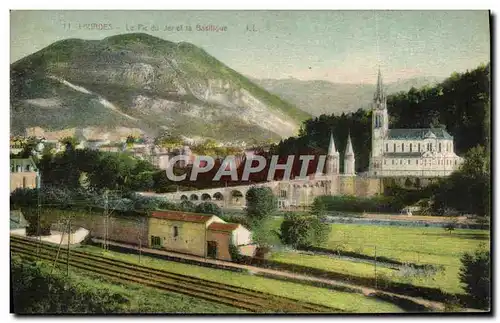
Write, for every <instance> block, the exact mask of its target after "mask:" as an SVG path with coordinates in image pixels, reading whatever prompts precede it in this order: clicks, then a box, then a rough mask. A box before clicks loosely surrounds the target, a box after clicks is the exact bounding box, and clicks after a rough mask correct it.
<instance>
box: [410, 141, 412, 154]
mask: <svg viewBox="0 0 500 323" xmlns="http://www.w3.org/2000/svg"><path fill="white" fill-rule="evenodd" d="M412 146H413V145H412V143H411V142H410V152H412V149H413V147H412Z"/></svg>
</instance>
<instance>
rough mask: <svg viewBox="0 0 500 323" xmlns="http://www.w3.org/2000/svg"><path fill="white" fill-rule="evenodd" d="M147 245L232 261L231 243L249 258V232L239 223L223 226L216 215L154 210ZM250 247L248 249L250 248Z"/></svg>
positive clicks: (223, 223)
mask: <svg viewBox="0 0 500 323" xmlns="http://www.w3.org/2000/svg"><path fill="white" fill-rule="evenodd" d="M148 235H149V246H150V247H152V248H161V249H165V250H168V251H174V252H180V253H186V254H191V255H195V256H200V257H210V258H216V259H222V260H231V255H230V251H229V245H230V244H231V242H232V243H233V244H234V245H235V246H238V247H245V248H242V249H241V250H242V253H243V254H245V255H250V256H251V255H252V254H251V253H252V252H253V250H254V249H255V248H254V247H251V246H253V245H252V240H251V232H250V231H249V230H247V229H246V228H245V227H243V226H242V225H241V224H238V223H226V222H225V221H224V220H222V219H221V218H219V217H217V216H215V215H207V214H199V213H189V212H179V211H155V212H153V213H152V214H151V217H150V218H149V233H148ZM249 246H250V247H249Z"/></svg>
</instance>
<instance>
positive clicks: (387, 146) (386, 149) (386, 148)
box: [385, 144, 389, 152]
mask: <svg viewBox="0 0 500 323" xmlns="http://www.w3.org/2000/svg"><path fill="white" fill-rule="evenodd" d="M385 151H386V152H387V151H389V144H385Z"/></svg>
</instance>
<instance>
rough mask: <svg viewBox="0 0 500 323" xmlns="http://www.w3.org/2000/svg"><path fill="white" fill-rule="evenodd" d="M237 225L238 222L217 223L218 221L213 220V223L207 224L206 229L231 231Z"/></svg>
mask: <svg viewBox="0 0 500 323" xmlns="http://www.w3.org/2000/svg"><path fill="white" fill-rule="evenodd" d="M239 226H240V224H238V223H218V222H214V223H211V224H210V225H209V226H208V230H212V231H226V232H233V231H234V230H236V229H237V228H238V227H239Z"/></svg>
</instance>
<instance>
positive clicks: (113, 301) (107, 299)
mask: <svg viewBox="0 0 500 323" xmlns="http://www.w3.org/2000/svg"><path fill="white" fill-rule="evenodd" d="M11 278H12V298H13V305H14V312H15V313H18V314H28V313H35V314H42V313H43V314H50V313H110V312H118V311H120V310H122V311H123V310H124V309H125V308H126V307H128V305H129V300H128V299H127V298H126V297H124V296H123V295H121V294H118V293H113V292H112V291H110V290H107V289H104V290H103V289H101V288H97V287H98V286H96V285H89V284H86V283H83V282H75V281H74V280H71V279H69V278H67V277H66V276H64V274H63V273H62V272H61V271H59V270H56V271H55V272H53V273H52V271H51V270H50V267H49V266H48V265H45V264H43V263H38V264H37V263H34V262H26V261H24V260H21V258H19V257H13V258H12V261H11Z"/></svg>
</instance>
